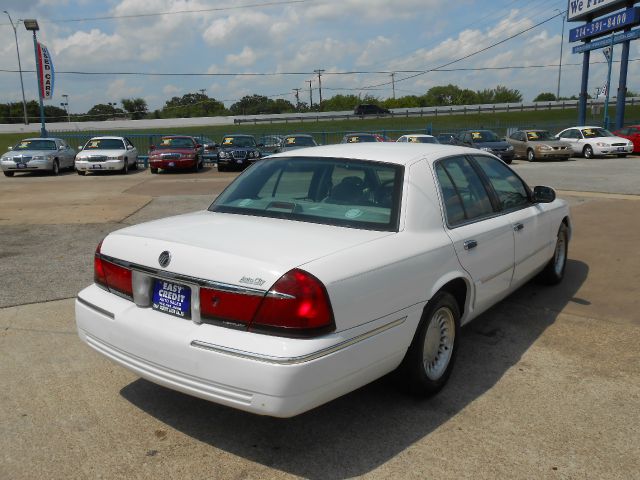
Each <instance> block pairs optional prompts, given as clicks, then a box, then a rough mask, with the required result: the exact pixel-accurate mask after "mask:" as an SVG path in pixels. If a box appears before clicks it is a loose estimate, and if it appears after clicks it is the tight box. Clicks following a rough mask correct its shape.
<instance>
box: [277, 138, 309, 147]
mask: <svg viewBox="0 0 640 480" xmlns="http://www.w3.org/2000/svg"><path fill="white" fill-rule="evenodd" d="M315 144H316V142H315V141H314V140H313V138H311V137H285V139H284V142H283V145H284V147H285V148H286V147H313V146H314V145H315Z"/></svg>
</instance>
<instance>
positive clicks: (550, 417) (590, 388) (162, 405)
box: [0, 158, 640, 479]
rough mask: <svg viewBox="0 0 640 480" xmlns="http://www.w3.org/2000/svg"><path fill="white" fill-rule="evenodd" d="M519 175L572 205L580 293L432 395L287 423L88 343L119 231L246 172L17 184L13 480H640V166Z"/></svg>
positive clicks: (638, 161)
mask: <svg viewBox="0 0 640 480" xmlns="http://www.w3.org/2000/svg"><path fill="white" fill-rule="evenodd" d="M513 166H514V168H515V169H516V171H518V172H519V173H520V174H521V175H522V176H523V178H525V180H527V181H528V182H529V183H530V184H531V185H538V184H545V185H550V186H553V187H555V188H556V189H557V190H558V193H559V196H560V197H562V198H566V199H567V200H568V201H569V202H570V204H571V207H572V215H573V222H574V237H573V239H572V242H571V244H570V246H569V260H568V264H567V273H566V278H565V279H564V281H563V283H562V284H561V285H559V286H557V287H552V288H549V287H542V286H539V285H536V284H533V283H532V284H528V285H526V286H525V287H523V288H522V289H520V290H518V291H517V292H515V293H514V294H513V295H511V296H510V297H508V298H507V299H506V300H504V301H503V302H501V303H499V304H498V305H497V306H496V307H494V308H492V309H491V310H489V311H488V312H486V313H485V314H483V315H482V316H481V317H480V318H478V319H477V320H475V321H474V322H472V323H471V324H470V325H469V326H468V327H465V328H464V329H463V332H462V341H461V344H460V350H459V357H458V359H457V364H456V368H455V369H454V372H453V375H452V377H451V380H450V382H449V384H448V385H447V387H446V388H445V389H444V390H443V391H442V392H441V393H440V394H438V395H437V396H435V397H433V398H431V399H428V400H416V399H414V398H412V397H410V396H407V395H406V394H404V393H401V392H400V391H398V389H397V388H396V387H395V385H394V384H393V381H392V380H391V379H389V378H383V379H381V380H379V381H376V382H374V383H372V384H370V385H368V386H366V387H364V388H361V389H360V390H358V391H356V392H353V393H351V394H349V395H346V396H344V397H342V398H340V399H337V400H335V401H333V402H330V403H328V404H326V405H324V406H322V407H319V408H317V409H315V410H313V411H311V412H308V413H306V414H303V415H301V416H298V417H294V418H292V419H285V420H283V419H273V418H267V417H259V416H255V415H251V414H247V413H243V412H239V411H235V410H232V409H229V408H226V407H222V406H219V405H215V404H212V403H209V402H206V401H203V400H199V399H196V398H192V397H189V396H186V395H183V394H181V393H178V392H174V391H171V390H167V389H165V388H162V387H159V386H157V385H155V384H152V383H149V382H147V381H145V380H141V379H139V378H138V377H136V376H135V375H134V374H132V373H130V372H128V371H127V370H125V369H123V368H121V367H118V366H116V365H114V364H112V363H110V362H109V361H108V360H107V359H105V358H103V357H102V356H100V355H98V354H97V353H95V352H93V351H92V350H90V349H89V348H88V347H86V346H85V345H84V344H82V343H81V342H80V340H79V339H78V337H77V334H76V332H75V322H74V314H73V298H74V297H75V295H76V293H77V292H78V291H79V290H80V289H81V288H83V287H84V286H86V285H88V284H89V283H91V281H92V276H93V272H92V256H93V252H94V249H95V246H96V244H97V243H98V242H99V241H100V239H101V238H102V237H104V235H106V234H107V233H108V232H110V231H112V230H115V229H117V228H121V227H123V226H126V225H130V224H134V223H139V222H142V221H146V220H151V219H154V218H160V217H165V216H168V215H173V214H179V213H184V212H187V211H192V210H198V209H202V208H206V207H207V206H208V205H209V204H210V203H211V201H212V200H213V198H215V196H216V195H217V194H219V193H220V192H221V191H222V189H223V188H224V187H225V186H226V185H227V184H228V182H229V181H230V180H231V179H233V178H234V177H235V174H233V173H224V174H223V173H218V172H217V171H216V169H215V168H207V169H205V171H203V172H201V173H198V174H195V173H183V174H162V175H151V174H150V173H149V172H148V171H139V172H131V173H130V174H129V175H127V176H121V175H90V176H87V177H79V176H77V175H75V173H67V174H63V175H61V176H59V177H48V176H36V175H17V176H15V177H14V178H0V205H2V208H1V210H0V278H1V279H2V280H1V281H2V289H0V332H1V333H0V382H1V384H2V387H3V388H2V391H1V392H0V407H1V408H0V425H1V428H2V435H1V436H0V452H1V453H0V458H1V460H0V478H7V479H32V478H154V479H157V478H194V479H205V478H206V479H218V478H238V479H239V478H242V479H245V478H294V477H304V478H313V479H326V478H329V479H331V478H349V477H355V476H363V477H365V478H421V479H422V478H456V479H458V478H474V479H477V478H492V479H493V478H522V479H525V478H526V479H529V478H551V479H555V478H581V479H582V478H594V479H602V478H604V479H609V478H611V479H617V478H620V479H632V478H640V474H639V473H638V472H639V468H638V452H639V451H640V415H638V411H639V410H640V354H639V353H638V347H637V346H638V345H639V344H640V314H639V313H638V312H640V288H639V287H638V285H639V283H640V256H639V255H638V254H637V245H638V243H639V242H640V215H638V210H639V208H640V158H626V159H595V160H585V159H575V160H572V161H569V162H535V163H530V164H529V163H527V162H522V161H515V162H514V164H513Z"/></svg>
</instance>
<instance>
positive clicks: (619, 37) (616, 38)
mask: <svg viewBox="0 0 640 480" xmlns="http://www.w3.org/2000/svg"><path fill="white" fill-rule="evenodd" d="M636 38H640V28H638V29H635V30H631V31H629V32H623V33H616V34H615V35H613V39H612V38H611V37H607V38H601V39H600V40H595V41H593V42H587V43H583V44H582V45H577V46H575V47H573V49H572V52H573V53H583V52H586V51H587V50H595V49H597V48H605V47H608V46H609V45H614V44H616V43H622V42H626V41H627V40H635V39H636Z"/></svg>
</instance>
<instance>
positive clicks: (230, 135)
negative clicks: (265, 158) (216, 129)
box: [223, 133, 255, 138]
mask: <svg viewBox="0 0 640 480" xmlns="http://www.w3.org/2000/svg"><path fill="white" fill-rule="evenodd" d="M223 137H251V138H255V137H254V136H253V135H249V134H247V133H229V134H228V135H223Z"/></svg>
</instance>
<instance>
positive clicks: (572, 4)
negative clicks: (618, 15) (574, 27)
mask: <svg viewBox="0 0 640 480" xmlns="http://www.w3.org/2000/svg"><path fill="white" fill-rule="evenodd" d="M626 4H627V2H626V1H625V0H569V5H568V10H567V12H568V15H567V20H568V21H570V22H576V21H578V20H585V19H586V18H587V17H588V16H589V15H593V14H595V13H599V14H600V15H604V14H605V13H609V12H613V11H614V10H617V9H618V8H624V7H625V5H626Z"/></svg>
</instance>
